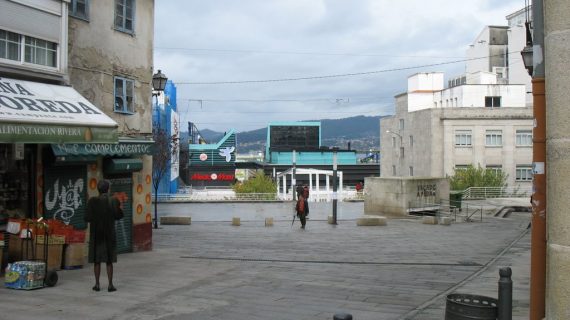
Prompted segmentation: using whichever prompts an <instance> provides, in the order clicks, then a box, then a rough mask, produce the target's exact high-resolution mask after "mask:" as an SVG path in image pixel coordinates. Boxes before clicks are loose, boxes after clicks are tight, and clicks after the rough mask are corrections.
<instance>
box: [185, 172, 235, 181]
mask: <svg viewBox="0 0 570 320" xmlns="http://www.w3.org/2000/svg"><path fill="white" fill-rule="evenodd" d="M234 179H235V175H233V174H227V173H211V174H208V173H194V174H193V175H192V176H191V177H190V180H199V181H234Z"/></svg>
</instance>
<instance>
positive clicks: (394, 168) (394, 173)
mask: <svg viewBox="0 0 570 320" xmlns="http://www.w3.org/2000/svg"><path fill="white" fill-rule="evenodd" d="M392 175H393V176H395V175H396V166H394V165H393V166H392Z"/></svg>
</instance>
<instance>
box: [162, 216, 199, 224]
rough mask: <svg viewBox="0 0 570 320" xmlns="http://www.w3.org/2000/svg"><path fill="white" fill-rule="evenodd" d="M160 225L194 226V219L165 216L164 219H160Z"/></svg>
mask: <svg viewBox="0 0 570 320" xmlns="http://www.w3.org/2000/svg"><path fill="white" fill-rule="evenodd" d="M160 224H161V225H169V224H182V225H189V224H192V217H174V216H163V217H160Z"/></svg>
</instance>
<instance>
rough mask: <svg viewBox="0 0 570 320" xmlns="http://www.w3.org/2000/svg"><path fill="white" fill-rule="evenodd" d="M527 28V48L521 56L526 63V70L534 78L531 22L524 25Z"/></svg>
mask: <svg viewBox="0 0 570 320" xmlns="http://www.w3.org/2000/svg"><path fill="white" fill-rule="evenodd" d="M524 25H525V28H526V46H525V47H524V48H523V49H522V51H521V55H522V59H523V63H524V67H525V69H526V70H527V71H528V74H529V75H530V76H532V72H533V67H534V65H533V61H532V60H533V53H532V35H531V33H530V22H528V21H527V22H525V23H524Z"/></svg>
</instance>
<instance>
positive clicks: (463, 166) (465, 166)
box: [455, 164, 469, 171]
mask: <svg viewBox="0 0 570 320" xmlns="http://www.w3.org/2000/svg"><path fill="white" fill-rule="evenodd" d="M468 168H469V165H468V164H456V165H455V171H461V170H467V169H468Z"/></svg>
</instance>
